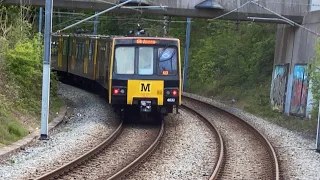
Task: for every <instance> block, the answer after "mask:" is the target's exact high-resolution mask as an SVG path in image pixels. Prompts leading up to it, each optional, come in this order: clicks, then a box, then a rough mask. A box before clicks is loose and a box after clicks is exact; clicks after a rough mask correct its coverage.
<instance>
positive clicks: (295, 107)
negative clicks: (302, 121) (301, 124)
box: [290, 64, 308, 117]
mask: <svg viewBox="0 0 320 180" xmlns="http://www.w3.org/2000/svg"><path fill="white" fill-rule="evenodd" d="M307 87H308V74H307V65H306V64H303V65H295V66H294V71H293V85H292V95H291V104H290V114H292V115H295V116H300V117H305V115H306V106H307V95H308V90H307Z"/></svg>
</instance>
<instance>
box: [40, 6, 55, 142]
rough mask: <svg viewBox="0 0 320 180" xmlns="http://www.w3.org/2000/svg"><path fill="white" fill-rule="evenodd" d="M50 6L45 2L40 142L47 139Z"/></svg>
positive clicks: (50, 29)
mask: <svg viewBox="0 0 320 180" xmlns="http://www.w3.org/2000/svg"><path fill="white" fill-rule="evenodd" d="M52 6H53V0H46V6H45V10H46V11H45V25H44V60H43V76H42V79H43V80H42V109H41V136H40V139H41V140H44V139H48V118H49V97H50V59H51V31H52V9H53V8H52Z"/></svg>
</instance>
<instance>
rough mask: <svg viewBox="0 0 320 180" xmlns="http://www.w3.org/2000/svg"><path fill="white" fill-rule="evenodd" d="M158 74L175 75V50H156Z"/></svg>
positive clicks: (176, 62)
mask: <svg viewBox="0 0 320 180" xmlns="http://www.w3.org/2000/svg"><path fill="white" fill-rule="evenodd" d="M158 60H159V62H158V73H159V74H161V75H175V74H177V71H178V68H177V65H178V61H177V50H176V48H166V49H165V48H159V49H158Z"/></svg>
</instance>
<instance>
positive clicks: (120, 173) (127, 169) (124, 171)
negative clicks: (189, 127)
mask: <svg viewBox="0 0 320 180" xmlns="http://www.w3.org/2000/svg"><path fill="white" fill-rule="evenodd" d="M163 133H164V121H163V120H162V121H161V128H160V131H159V134H158V136H157V137H156V138H155V140H154V141H153V143H152V144H151V145H150V146H149V148H148V149H147V150H145V151H144V152H143V153H142V154H141V155H140V156H139V157H138V158H136V159H135V160H134V161H132V162H131V163H130V164H128V165H127V166H126V167H124V168H123V169H121V170H120V171H118V172H117V173H116V174H114V175H113V176H111V177H109V178H108V179H109V180H111V179H112V180H113V179H120V178H121V177H124V176H125V175H126V174H128V173H129V172H130V171H131V170H132V169H133V168H135V167H136V166H137V165H138V164H140V163H141V162H143V160H146V159H147V158H148V157H149V155H151V153H153V152H154V150H155V149H156V148H157V147H158V145H159V143H160V140H161V139H162V137H163ZM106 178H107V177H104V178H103V179H106Z"/></svg>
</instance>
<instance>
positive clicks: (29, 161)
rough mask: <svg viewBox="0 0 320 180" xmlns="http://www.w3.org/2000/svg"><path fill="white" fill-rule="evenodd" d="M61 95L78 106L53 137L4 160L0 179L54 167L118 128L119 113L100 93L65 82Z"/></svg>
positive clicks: (33, 174)
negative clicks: (116, 112) (112, 108)
mask: <svg viewBox="0 0 320 180" xmlns="http://www.w3.org/2000/svg"><path fill="white" fill-rule="evenodd" d="M59 94H61V95H62V96H63V97H64V98H65V99H67V101H68V102H71V103H72V104H73V105H75V107H73V108H74V109H73V113H72V114H71V117H69V118H66V119H65V120H64V122H62V124H61V125H59V126H58V127H57V129H55V130H54V132H53V133H51V134H49V137H50V139H49V140H45V141H39V140H37V141H36V142H35V143H33V144H32V145H30V147H27V148H26V149H25V150H23V151H21V152H18V153H16V154H15V155H14V156H11V157H10V159H5V160H2V162H3V163H2V164H0V179H10V180H12V179H25V178H27V177H28V178H34V177H35V175H36V176H39V175H41V174H43V173H45V172H48V171H49V170H53V169H55V168H57V167H59V166H61V165H62V164H64V163H66V162H68V161H70V160H72V159H74V158H76V157H77V156H79V155H81V154H83V153H84V152H86V151H88V150H90V149H91V148H92V147H94V146H96V145H97V144H99V143H100V142H102V141H103V140H104V139H105V138H106V137H108V136H109V135H110V134H111V133H112V132H113V131H114V130H115V129H116V128H117V126H118V123H119V121H118V119H117V117H116V115H115V114H114V113H113V112H112V110H111V108H110V106H108V105H107V103H106V101H105V100H103V99H101V98H100V97H99V96H98V95H94V94H91V93H89V92H86V91H83V90H81V89H78V88H75V87H72V86H69V85H66V84H62V83H60V89H59ZM68 108H70V107H68Z"/></svg>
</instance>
